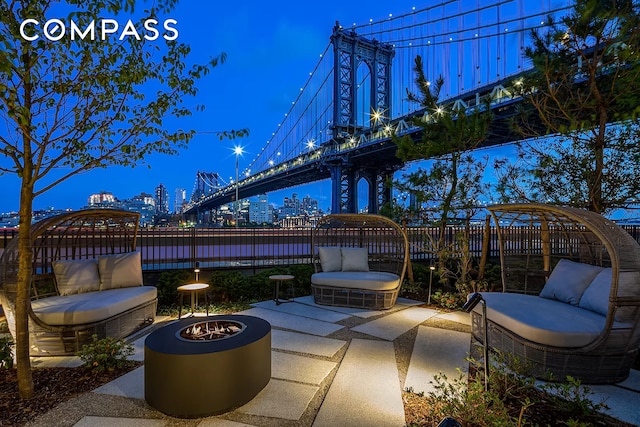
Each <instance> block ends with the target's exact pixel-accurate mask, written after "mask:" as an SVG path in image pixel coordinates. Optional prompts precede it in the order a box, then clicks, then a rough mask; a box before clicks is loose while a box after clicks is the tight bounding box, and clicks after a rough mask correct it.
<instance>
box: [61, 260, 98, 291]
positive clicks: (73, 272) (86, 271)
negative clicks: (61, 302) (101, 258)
mask: <svg viewBox="0 0 640 427" xmlns="http://www.w3.org/2000/svg"><path fill="white" fill-rule="evenodd" d="M53 274H54V275H55V276H56V283H57V284H58V292H59V293H60V295H73V294H80V293H83V292H93V291H98V290H100V275H99V274H98V261H96V260H95V259H78V260H71V259H70V260H59V261H54V262H53Z"/></svg>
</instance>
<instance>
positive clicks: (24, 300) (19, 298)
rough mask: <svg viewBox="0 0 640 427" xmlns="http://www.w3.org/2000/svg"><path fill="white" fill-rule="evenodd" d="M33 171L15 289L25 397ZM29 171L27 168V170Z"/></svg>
mask: <svg viewBox="0 0 640 427" xmlns="http://www.w3.org/2000/svg"><path fill="white" fill-rule="evenodd" d="M30 172H31V171H29V173H28V174H26V175H23V177H22V187H21V189H20V221H19V224H20V228H19V230H18V288H17V290H16V315H15V320H16V365H17V368H18V391H19V394H20V397H21V398H23V399H30V398H32V397H33V393H34V390H33V378H32V375H31V360H30V359H29V304H30V292H29V288H30V286H31V276H32V274H31V273H32V271H31V269H32V248H31V217H32V211H33V207H32V205H33V186H32V184H31V182H30V181H31V173H30ZM25 173H26V171H25Z"/></svg>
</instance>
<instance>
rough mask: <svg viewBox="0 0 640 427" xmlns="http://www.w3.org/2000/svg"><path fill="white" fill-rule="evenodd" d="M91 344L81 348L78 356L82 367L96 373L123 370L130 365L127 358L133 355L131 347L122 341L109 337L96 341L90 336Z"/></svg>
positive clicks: (94, 336) (96, 338)
mask: <svg viewBox="0 0 640 427" xmlns="http://www.w3.org/2000/svg"><path fill="white" fill-rule="evenodd" d="M92 339H93V342H92V343H91V344H85V345H83V346H82V350H80V351H79V352H78V356H80V359H81V360H82V362H83V363H84V366H85V367H87V368H90V369H91V370H93V371H96V372H103V371H113V370H115V369H120V368H125V367H127V366H129V365H130V364H131V361H130V360H128V357H129V356H132V355H133V353H134V350H133V345H131V344H130V343H128V342H126V341H125V340H123V339H118V340H115V339H113V338H111V337H107V338H103V339H98V336H97V335H95V334H94V335H93V336H92Z"/></svg>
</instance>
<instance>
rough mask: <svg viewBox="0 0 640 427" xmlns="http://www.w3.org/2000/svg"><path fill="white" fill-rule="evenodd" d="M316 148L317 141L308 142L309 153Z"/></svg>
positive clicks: (310, 140)
mask: <svg viewBox="0 0 640 427" xmlns="http://www.w3.org/2000/svg"><path fill="white" fill-rule="evenodd" d="M315 147H316V141H315V140H313V139H309V140H307V148H308V149H309V151H311V150H313V149H314V148H315Z"/></svg>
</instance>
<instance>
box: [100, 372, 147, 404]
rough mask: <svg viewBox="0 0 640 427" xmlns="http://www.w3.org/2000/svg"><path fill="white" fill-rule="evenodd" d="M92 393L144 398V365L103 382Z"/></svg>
mask: <svg viewBox="0 0 640 427" xmlns="http://www.w3.org/2000/svg"><path fill="white" fill-rule="evenodd" d="M93 392H94V393H100V394H110V395H113V396H124V397H130V398H134V399H144V366H141V367H139V368H137V369H134V370H133V371H131V372H127V373H126V374H124V375H123V376H121V377H118V378H116V379H115V380H113V381H111V382H110V383H107V384H104V385H102V386H100V387H98V388H96V389H95V390H93Z"/></svg>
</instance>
